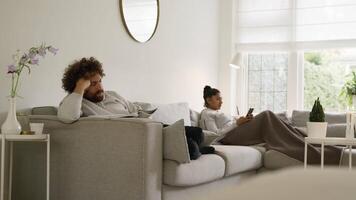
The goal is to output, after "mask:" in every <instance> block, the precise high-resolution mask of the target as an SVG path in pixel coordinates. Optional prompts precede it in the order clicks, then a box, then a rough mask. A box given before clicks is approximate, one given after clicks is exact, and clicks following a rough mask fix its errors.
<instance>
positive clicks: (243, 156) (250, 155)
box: [214, 145, 262, 176]
mask: <svg viewBox="0 0 356 200" xmlns="http://www.w3.org/2000/svg"><path fill="white" fill-rule="evenodd" d="M214 147H215V151H216V154H218V155H219V156H221V157H222V158H223V159H224V160H225V176H231V175H233V174H236V173H240V172H245V171H250V170H254V169H258V168H260V167H261V166H262V154H261V152H260V151H258V150H257V149H255V148H252V147H248V146H236V145H214Z"/></svg>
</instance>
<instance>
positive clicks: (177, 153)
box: [163, 119, 190, 163]
mask: <svg viewBox="0 0 356 200" xmlns="http://www.w3.org/2000/svg"><path fill="white" fill-rule="evenodd" d="M163 158H164V159H169V160H174V161H177V162H178V163H189V162H190V158H189V149H188V143H187V137H186V136H185V128H184V121H183V119H181V120H179V121H177V122H176V123H174V124H172V125H170V126H167V127H165V128H163Z"/></svg>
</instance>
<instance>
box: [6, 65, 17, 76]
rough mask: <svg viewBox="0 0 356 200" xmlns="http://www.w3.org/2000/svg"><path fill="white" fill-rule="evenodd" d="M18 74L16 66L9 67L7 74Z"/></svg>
mask: <svg viewBox="0 0 356 200" xmlns="http://www.w3.org/2000/svg"><path fill="white" fill-rule="evenodd" d="M15 72H16V66H15V65H8V66H7V73H8V74H12V73H15Z"/></svg>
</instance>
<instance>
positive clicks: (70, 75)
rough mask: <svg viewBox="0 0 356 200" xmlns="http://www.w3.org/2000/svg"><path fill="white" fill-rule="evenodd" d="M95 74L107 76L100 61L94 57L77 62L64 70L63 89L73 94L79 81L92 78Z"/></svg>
mask: <svg viewBox="0 0 356 200" xmlns="http://www.w3.org/2000/svg"><path fill="white" fill-rule="evenodd" d="M95 74H99V75H100V76H102V77H103V76H105V74H104V71H103V67H102V64H101V63H100V62H99V61H98V60H96V59H95V58H93V57H90V58H89V59H88V58H82V59H81V60H80V61H78V60H76V61H74V62H73V63H72V64H70V65H69V66H68V67H67V68H66V69H65V70H64V74H63V78H62V88H63V89H64V90H65V91H66V92H68V93H72V92H73V91H74V89H75V86H76V83H77V81H78V80H79V79H81V78H90V77H91V76H94V75H95Z"/></svg>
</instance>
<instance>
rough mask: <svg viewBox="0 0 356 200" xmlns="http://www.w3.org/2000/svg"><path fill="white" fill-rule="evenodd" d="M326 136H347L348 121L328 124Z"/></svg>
mask: <svg viewBox="0 0 356 200" xmlns="http://www.w3.org/2000/svg"><path fill="white" fill-rule="evenodd" d="M326 136H327V137H345V136H346V123H345V124H328V128H327V131H326Z"/></svg>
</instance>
